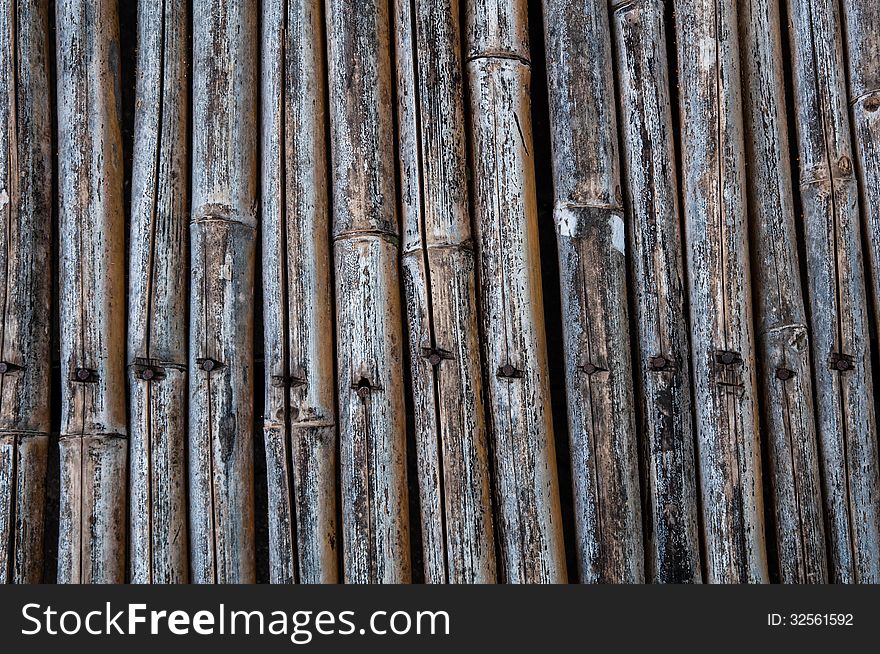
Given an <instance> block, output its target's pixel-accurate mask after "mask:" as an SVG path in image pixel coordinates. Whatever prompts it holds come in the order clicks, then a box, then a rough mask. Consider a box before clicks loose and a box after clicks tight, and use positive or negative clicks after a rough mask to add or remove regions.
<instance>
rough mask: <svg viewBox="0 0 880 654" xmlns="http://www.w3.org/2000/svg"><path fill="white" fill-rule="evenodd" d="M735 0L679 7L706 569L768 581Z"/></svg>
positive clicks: (721, 579)
mask: <svg viewBox="0 0 880 654" xmlns="http://www.w3.org/2000/svg"><path fill="white" fill-rule="evenodd" d="M736 5H737V3H736V2H735V0H683V1H681V2H677V3H676V4H675V25H676V34H677V36H678V38H677V48H678V68H679V70H678V78H679V85H680V112H681V114H680V119H681V139H682V141H681V154H682V182H683V184H682V186H683V196H684V216H685V236H686V242H687V265H688V281H689V286H690V315H691V323H692V338H691V351H692V357H691V361H692V366H693V377H692V378H693V385H694V398H695V400H696V401H695V414H696V422H697V451H698V457H699V471H700V486H701V493H702V510H703V534H704V538H705V553H706V561H705V565H706V576H707V581H709V582H711V583H746V582H750V583H759V582H766V581H767V579H768V577H767V575H768V573H767V560H766V552H765V544H764V509H763V490H762V480H761V445H760V432H759V428H758V407H757V401H758V399H757V393H756V371H755V355H754V348H753V342H754V335H753V327H752V306H751V285H750V278H749V248H748V239H747V222H748V220H747V213H746V212H747V208H746V189H745V178H744V175H745V161H744V155H743V146H744V140H743V127H742V107H741V96H740V93H741V89H740V63H739V46H738V39H737V13H736V11H737V10H736Z"/></svg>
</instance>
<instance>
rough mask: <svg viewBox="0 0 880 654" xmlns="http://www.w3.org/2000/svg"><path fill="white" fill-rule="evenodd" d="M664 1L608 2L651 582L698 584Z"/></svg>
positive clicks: (685, 331) (680, 245)
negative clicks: (626, 218)
mask: <svg viewBox="0 0 880 654" xmlns="http://www.w3.org/2000/svg"><path fill="white" fill-rule="evenodd" d="M663 5H664V3H663V2H662V0H646V1H644V2H629V1H628V0H627V1H624V2H614V3H613V4H612V7H613V23H614V36H615V46H616V47H615V52H616V61H617V75H618V80H619V98H620V110H621V125H620V130H621V133H622V137H623V138H622V140H623V144H624V147H623V157H622V160H623V169H624V180H625V188H626V191H627V194H628V201H627V203H626V207H627V211H628V213H629V222H628V226H629V239H628V242H629V244H630V257H631V258H632V270H633V278H634V280H635V284H634V285H633V287H632V296H633V300H632V301H633V304H634V307H635V313H636V325H637V326H638V328H637V331H638V338H637V339H634V340H637V343H638V349H637V356H636V357H635V361H636V365H637V369H638V372H637V373H636V377H637V379H638V381H639V382H640V390H641V393H640V396H639V400H638V405H639V406H640V407H641V417H642V420H641V424H640V428H641V433H642V438H643V441H644V445H643V447H642V456H643V457H644V467H645V468H646V471H645V474H644V476H643V477H644V479H645V480H646V486H647V488H645V489H644V494H645V495H646V496H647V497H648V503H647V506H646V513H647V516H646V518H647V519H646V523H647V525H648V534H647V536H648V538H647V543H648V551H647V552H646V553H645V554H646V560H647V563H648V578H649V579H651V580H653V581H656V582H660V583H696V582H700V581H701V580H702V572H701V565H700V541H699V533H698V522H697V506H698V500H697V481H696V470H695V466H694V430H693V421H692V418H691V415H692V404H691V395H690V382H691V372H690V355H689V339H688V324H687V313H686V305H685V272H684V254H683V240H682V230H681V215H680V209H679V203H678V179H677V174H676V168H675V143H674V141H673V134H674V132H675V126H674V125H673V122H672V106H671V99H670V69H669V62H668V60H667V56H666V47H667V35H666V30H665V29H664V25H663ZM610 92H611V91H610V89H608V90H606V93H609V94H610ZM606 138H609V137H607V136H606Z"/></svg>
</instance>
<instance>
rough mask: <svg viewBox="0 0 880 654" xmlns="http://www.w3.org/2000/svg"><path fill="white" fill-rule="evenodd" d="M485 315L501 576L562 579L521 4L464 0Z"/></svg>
mask: <svg viewBox="0 0 880 654" xmlns="http://www.w3.org/2000/svg"><path fill="white" fill-rule="evenodd" d="M465 24H466V33H467V38H466V61H467V63H466V69H467V75H468V81H469V83H470V132H471V143H472V160H473V191H474V197H473V204H474V223H475V228H476V236H477V266H478V271H479V279H480V280H481V281H480V283H481V297H480V309H481V311H480V318H481V320H480V323H481V328H482V333H483V336H484V347H483V352H484V366H485V377H486V379H487V382H488V383H487V401H488V404H489V438H490V443H491V445H492V449H493V456H494V466H495V484H496V499H497V502H496V507H497V508H496V511H497V513H496V516H495V518H496V524H497V530H498V531H497V533H498V539H499V549H500V552H501V561H500V562H499V565H500V567H501V570H502V578H503V579H504V580H505V581H508V582H513V583H523V582H527V583H528V582H531V583H534V582H557V583H558V582H564V581H566V579H567V572H566V563H565V555H564V552H563V542H562V519H561V513H560V504H559V485H558V484H559V483H558V479H557V475H556V468H555V466H556V453H555V443H554V440H553V424H552V420H551V415H550V389H549V379H548V375H549V371H548V367H547V351H546V346H547V344H546V334H545V330H544V307H543V295H542V287H541V262H540V254H539V243H538V225H537V206H536V198H535V171H534V159H533V157H534V148H533V144H532V128H531V106H530V97H529V84H530V79H531V64H530V62H529V43H528V16H527V10H526V2H524V1H521V0H513V1H511V2H506V3H499V2H496V1H495V0H467V3H466V13H465Z"/></svg>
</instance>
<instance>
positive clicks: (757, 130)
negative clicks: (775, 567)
mask: <svg viewBox="0 0 880 654" xmlns="http://www.w3.org/2000/svg"><path fill="white" fill-rule="evenodd" d="M739 18H740V49H741V52H742V53H743V56H742V60H743V106H744V118H745V127H746V142H745V144H746V159H747V161H748V162H749V163H750V165H749V166H748V169H747V173H748V191H749V193H748V195H749V222H750V225H751V229H752V244H753V245H754V250H753V257H754V262H755V265H754V266H753V271H754V273H755V290H756V293H755V297H756V298H757V302H756V305H755V312H756V314H757V315H756V316H755V322H756V324H757V325H758V359H759V362H760V364H759V366H758V376H759V380H760V385H759V387H760V390H761V398H762V401H763V411H764V426H765V433H766V435H767V439H768V443H767V445H768V447H767V449H768V452H769V456H770V474H769V477H770V479H771V482H772V491H773V507H774V511H775V515H776V521H775V522H776V549H777V556H778V560H779V578H780V580H781V581H782V582H783V583H801V584H802V583H826V582H827V578H828V562H827V557H826V553H825V551H826V550H825V530H824V527H823V521H824V515H823V510H822V496H821V489H820V478H819V460H818V452H817V449H818V448H817V444H816V425H815V422H814V416H815V413H814V405H813V385H812V367H811V365H810V337H809V331H808V329H807V325H806V321H807V318H806V311H805V309H804V301H803V291H802V289H801V279H800V266H799V262H798V253H797V242H796V231H795V222H794V200H793V194H792V193H793V192H792V181H791V180H792V178H791V166H790V163H789V160H788V128H787V123H786V110H785V80H784V78H783V72H782V43H781V22H780V15H779V3H778V0H751V1H750V2H747V3H744V4H743V5H742V8H741V11H740V15H739Z"/></svg>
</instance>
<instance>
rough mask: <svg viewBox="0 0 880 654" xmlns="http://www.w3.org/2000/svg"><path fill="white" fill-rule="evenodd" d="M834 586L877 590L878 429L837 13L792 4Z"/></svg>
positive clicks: (831, 5) (825, 6)
mask: <svg viewBox="0 0 880 654" xmlns="http://www.w3.org/2000/svg"><path fill="white" fill-rule="evenodd" d="M789 29H790V39H789V42H790V43H791V49H792V70H793V79H794V92H795V114H796V119H797V120H796V124H797V136H798V151H799V155H800V185H801V201H802V204H803V210H804V232H805V236H806V243H807V247H806V251H807V272H808V280H809V298H810V308H811V312H810V320H811V326H812V329H813V332H812V336H813V361H814V362H815V363H814V373H815V376H816V398H817V401H818V412H817V413H818V429H819V447H820V453H821V458H822V460H821V465H822V472H823V490H824V496H825V513H826V516H827V520H828V539H829V549H830V557H831V558H830V561H829V572H830V576H831V580H832V581H835V582H840V583H876V582H878V581H880V481H878V467H877V427H876V424H875V422H874V417H875V416H874V395H873V389H872V386H873V381H872V376H871V354H870V345H869V336H868V311H867V300H866V295H865V280H864V277H863V269H862V248H861V240H860V227H859V198H858V188H857V185H856V179H855V176H854V172H853V162H852V156H853V155H852V149H851V138H852V135H851V133H850V124H849V115H848V112H847V101H846V98H847V95H846V80H845V69H844V60H843V48H842V29H841V20H840V14H839V8H838V6H837V3H836V2H831V1H830V0H821V1H818V2H816V1H813V0H789Z"/></svg>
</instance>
